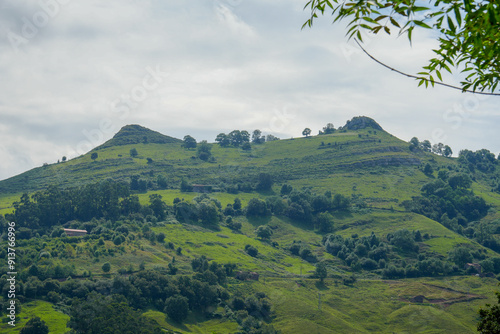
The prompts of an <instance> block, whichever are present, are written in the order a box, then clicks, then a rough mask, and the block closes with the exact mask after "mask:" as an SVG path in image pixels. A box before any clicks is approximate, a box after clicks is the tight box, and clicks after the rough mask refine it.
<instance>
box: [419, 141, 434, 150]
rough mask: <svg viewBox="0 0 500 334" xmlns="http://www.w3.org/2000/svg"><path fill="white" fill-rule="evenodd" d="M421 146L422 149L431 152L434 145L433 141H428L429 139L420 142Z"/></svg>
mask: <svg viewBox="0 0 500 334" xmlns="http://www.w3.org/2000/svg"><path fill="white" fill-rule="evenodd" d="M420 148H421V149H422V151H424V152H430V151H431V148H432V145H431V142H430V141H428V140H427V139H426V140H424V141H422V142H421V143H420Z"/></svg>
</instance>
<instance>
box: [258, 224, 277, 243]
mask: <svg viewBox="0 0 500 334" xmlns="http://www.w3.org/2000/svg"><path fill="white" fill-rule="evenodd" d="M255 234H256V235H257V237H259V238H261V239H266V240H267V239H269V238H271V236H272V235H273V230H272V229H271V228H270V227H269V226H267V225H260V226H259V227H257V229H256V230H255Z"/></svg>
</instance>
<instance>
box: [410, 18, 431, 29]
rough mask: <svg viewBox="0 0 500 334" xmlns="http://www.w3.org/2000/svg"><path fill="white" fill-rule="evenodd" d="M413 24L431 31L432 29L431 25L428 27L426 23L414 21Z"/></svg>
mask: <svg viewBox="0 0 500 334" xmlns="http://www.w3.org/2000/svg"><path fill="white" fill-rule="evenodd" d="M413 23H415V24H416V25H417V26H419V27H422V28H426V29H431V27H430V26H429V25H427V24H426V23H424V22H423V21H419V20H413Z"/></svg>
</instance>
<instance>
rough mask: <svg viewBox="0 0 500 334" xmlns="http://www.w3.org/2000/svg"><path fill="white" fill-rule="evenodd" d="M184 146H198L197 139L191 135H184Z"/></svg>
mask: <svg viewBox="0 0 500 334" xmlns="http://www.w3.org/2000/svg"><path fill="white" fill-rule="evenodd" d="M182 146H184V147H185V148H196V139H194V138H193V137H191V136H190V135H186V136H184V139H183V141H182Z"/></svg>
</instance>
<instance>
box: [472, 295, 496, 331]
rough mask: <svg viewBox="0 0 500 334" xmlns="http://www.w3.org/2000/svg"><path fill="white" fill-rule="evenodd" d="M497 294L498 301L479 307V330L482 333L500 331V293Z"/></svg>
mask: <svg viewBox="0 0 500 334" xmlns="http://www.w3.org/2000/svg"><path fill="white" fill-rule="evenodd" d="M495 294H496V295H497V299H498V301H497V303H496V304H494V305H490V304H486V306H485V308H482V307H481V308H480V309H479V317H480V319H481V320H480V321H479V323H478V324H477V331H478V332H480V333H500V293H499V292H495Z"/></svg>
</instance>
